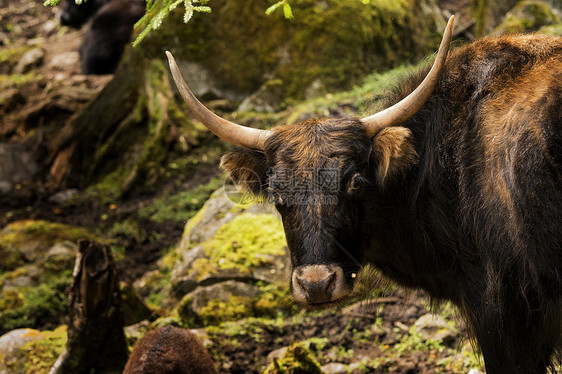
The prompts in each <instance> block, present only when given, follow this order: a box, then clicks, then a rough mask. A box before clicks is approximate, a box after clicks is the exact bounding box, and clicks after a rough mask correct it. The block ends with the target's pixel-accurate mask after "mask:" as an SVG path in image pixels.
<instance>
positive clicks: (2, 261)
mask: <svg viewBox="0 0 562 374" xmlns="http://www.w3.org/2000/svg"><path fill="white" fill-rule="evenodd" d="M23 260H24V259H23V255H22V253H21V252H20V251H19V250H18V249H17V248H14V247H11V246H3V245H2V244H0V272H1V271H6V270H13V269H15V268H17V267H18V266H21V265H23Z"/></svg>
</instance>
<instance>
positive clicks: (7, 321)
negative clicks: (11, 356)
mask: <svg viewBox="0 0 562 374" xmlns="http://www.w3.org/2000/svg"><path fill="white" fill-rule="evenodd" d="M68 286H70V282H69V280H60V282H59V283H58V284H53V285H49V286H48V285H45V284H41V285H39V286H37V287H33V288H30V287H22V288H20V289H19V292H20V293H21V296H23V299H24V301H23V304H22V303H20V302H18V304H19V305H20V306H19V307H17V308H13V309H6V310H3V311H0V330H2V331H9V330H13V329H16V328H21V327H32V328H33V327H38V326H40V325H42V324H44V323H47V322H53V321H58V322H59V323H62V322H63V321H62V320H63V317H64V316H65V315H66V312H67V297H66V295H65V293H64V291H65V289H66V287H68ZM3 296H4V295H3ZM12 300H13V298H12ZM6 302H8V301H6Z"/></svg>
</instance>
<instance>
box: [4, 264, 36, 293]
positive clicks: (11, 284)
mask: <svg viewBox="0 0 562 374" xmlns="http://www.w3.org/2000/svg"><path fill="white" fill-rule="evenodd" d="M24 268H25V272H22V273H21V274H20V275H18V276H16V277H13V278H12V277H6V279H4V284H3V286H2V289H3V290H10V289H17V288H20V287H37V286H38V285H39V276H40V275H41V273H42V270H41V268H39V267H38V266H36V265H25V267H24Z"/></svg>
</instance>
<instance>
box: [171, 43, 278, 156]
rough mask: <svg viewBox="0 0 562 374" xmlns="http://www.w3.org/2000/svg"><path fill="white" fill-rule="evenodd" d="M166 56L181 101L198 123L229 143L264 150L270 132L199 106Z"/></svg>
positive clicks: (174, 61) (178, 70) (173, 61)
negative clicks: (229, 119)
mask: <svg viewBox="0 0 562 374" xmlns="http://www.w3.org/2000/svg"><path fill="white" fill-rule="evenodd" d="M166 56H168V63H169V64H170V71H171V72H172V76H173V77H174V82H176V86H177V87H178V90H179V92H180V94H181V96H182V97H183V101H185V104H186V105H187V107H188V108H189V110H191V111H192V112H193V114H194V115H195V117H197V119H198V120H199V121H201V122H202V123H203V124H204V125H205V126H206V127H207V128H208V129H209V130H211V132H213V133H214V134H215V135H217V136H218V137H219V138H222V139H224V140H226V141H227V142H229V143H232V144H234V145H239V146H241V147H244V148H250V149H256V150H259V151H263V150H264V149H265V141H266V140H267V138H268V137H269V135H270V134H271V132H270V131H267V130H260V129H253V128H251V127H245V126H240V125H238V124H236V123H234V122H230V121H227V120H226V119H224V118H221V117H219V116H217V115H216V114H215V113H213V112H211V111H210V110H209V109H207V108H206V107H205V106H204V105H203V104H201V102H200V101H199V100H197V98H196V97H195V95H194V94H193V92H191V90H190V89H189V87H188V86H187V83H185V80H184V79H183V76H182V74H181V72H180V69H179V68H178V65H177V64H176V60H175V59H174V56H172V54H171V53H170V52H168V51H166Z"/></svg>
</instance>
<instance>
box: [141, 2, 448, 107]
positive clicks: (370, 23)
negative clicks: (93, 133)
mask: <svg viewBox="0 0 562 374" xmlns="http://www.w3.org/2000/svg"><path fill="white" fill-rule="evenodd" d="M268 3H269V5H270V4H271V2H264V1H263V0H248V1H226V0H216V1H214V2H213V4H212V9H213V12H212V13H211V14H209V15H205V16H199V17H194V18H193V19H192V20H191V21H190V22H189V24H188V25H183V23H182V22H181V17H177V16H174V17H172V18H171V19H169V20H168V21H167V25H166V27H165V28H164V29H163V30H161V31H157V32H155V33H154V34H153V35H152V36H150V37H149V40H146V41H145V42H144V43H145V44H144V48H146V49H147V50H149V51H151V53H153V54H155V55H160V54H162V53H163V52H162V45H166V47H167V48H169V49H171V50H172V51H173V52H174V54H175V55H176V56H177V57H178V58H180V59H187V60H189V61H195V62H199V63H201V64H202V65H203V66H208V67H211V68H210V70H211V73H212V74H213V75H214V76H215V78H216V81H217V82H219V84H220V85H222V86H223V88H226V89H234V90H236V92H241V93H252V92H255V91H256V90H257V89H258V88H259V87H260V86H262V85H263V84H264V82H266V81H267V80H268V79H270V77H271V78H273V80H277V81H278V82H282V84H283V89H282V90H281V91H282V93H283V94H282V97H292V98H298V99H300V98H302V97H304V96H305V90H306V88H308V87H309V86H310V85H311V84H312V83H313V82H315V81H316V80H319V81H320V82H322V85H323V87H324V88H325V89H326V90H329V91H331V90H333V89H338V90H341V89H342V88H349V87H351V86H352V85H353V84H355V83H357V82H358V81H359V80H360V79H361V78H362V77H363V76H365V75H366V74H367V73H369V72H371V71H373V70H378V69H385V68H389V67H391V66H395V65H396V64H397V63H398V62H399V61H403V60H405V59H406V60H412V59H419V58H421V57H422V56H424V55H426V54H427V53H430V52H432V51H433V50H434V49H436V48H437V46H438V45H439V40H440V33H441V29H442V27H443V26H444V24H442V23H443V21H442V20H441V19H439V16H435V17H434V16H432V15H431V14H429V12H428V11H427V9H428V8H430V7H431V5H432V4H433V2H431V1H428V0H423V1H417V0H395V1H386V0H371V1H369V2H367V3H366V4H365V2H361V1H357V0H327V1H322V2H320V1H317V0H301V1H298V2H294V3H291V7H292V9H293V12H294V15H295V17H294V19H292V20H291V21H287V20H286V19H284V17H283V15H282V14H281V12H276V13H274V14H272V15H271V16H267V15H266V14H265V12H264V11H265V9H266V8H267V5H268ZM178 13H179V12H178ZM421 15H424V16H421ZM425 15H427V16H425ZM248 20H251V22H249V21H248ZM414 33H415V34H418V35H420V37H419V38H416V41H415V42H414V41H413V40H412V38H411V35H412V34H414ZM420 41H421V42H420ZM174 42H175V43H176V45H175V46H173V45H172V46H170V44H171V43H174ZM249 56H251V58H249ZM272 72H273V74H271V73H272ZM272 75H273V76H272Z"/></svg>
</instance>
